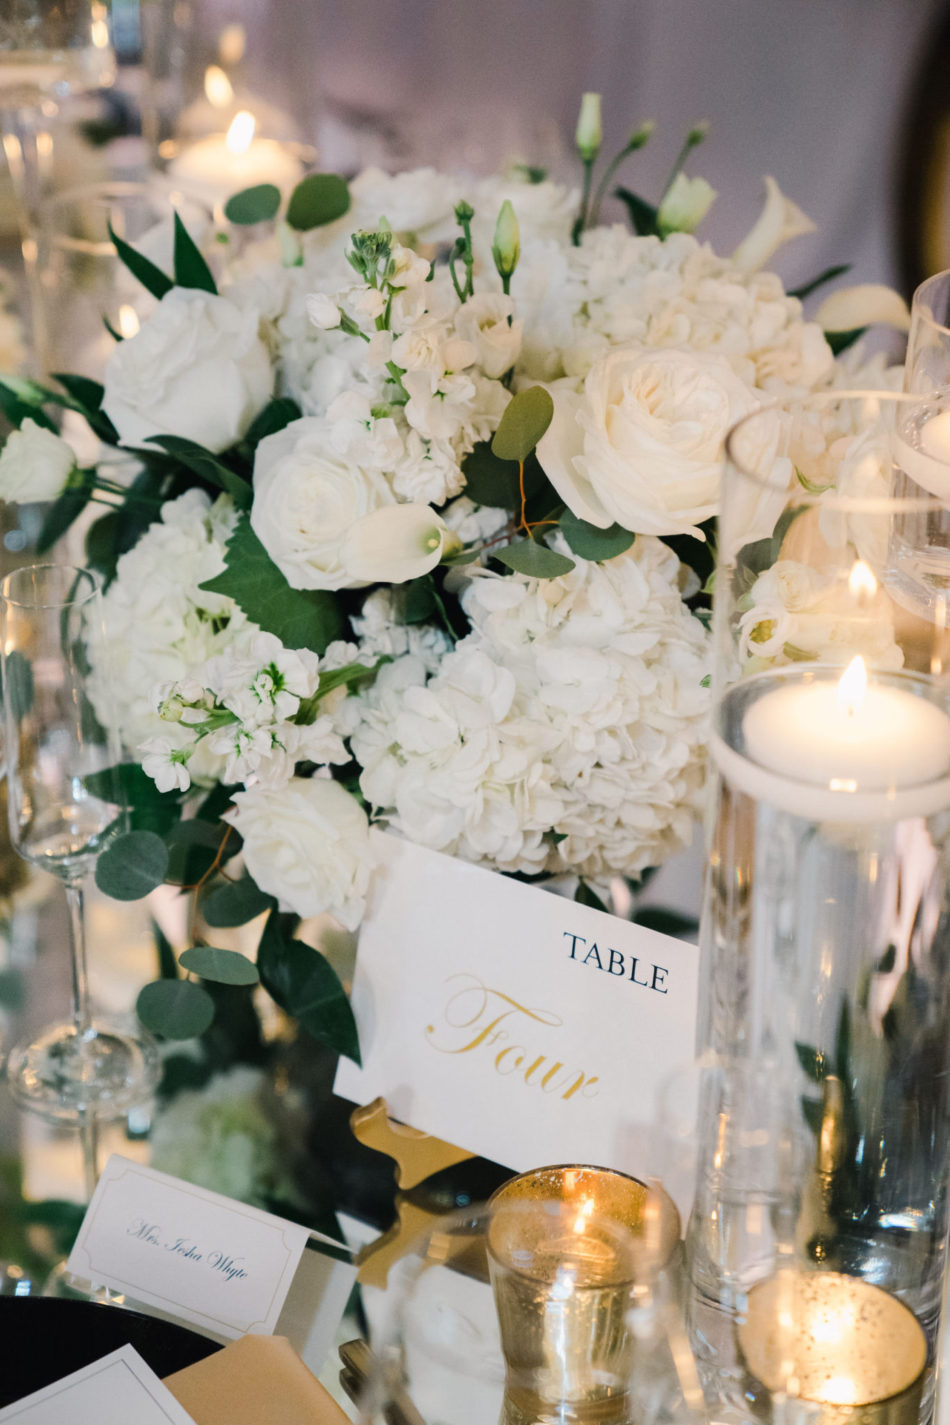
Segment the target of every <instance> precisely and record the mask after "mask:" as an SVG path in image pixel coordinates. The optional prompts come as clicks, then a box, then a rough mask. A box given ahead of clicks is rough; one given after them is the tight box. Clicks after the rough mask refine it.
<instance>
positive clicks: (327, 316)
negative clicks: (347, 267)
mask: <svg viewBox="0 0 950 1425" xmlns="http://www.w3.org/2000/svg"><path fill="white" fill-rule="evenodd" d="M342 315H343V313H342V312H341V311H340V309H339V307H338V306H337V304H336V302H334V300H333V298H332V297H328V296H327V294H326V293H325V292H311V293H310V296H309V297H308V298H307V316H308V317H309V318H310V320H311V321H312V322H313V324H314V326H315V327H320V328H321V330H322V331H332V330H333V328H334V327H338V326H339V325H340V320H341V318H342Z"/></svg>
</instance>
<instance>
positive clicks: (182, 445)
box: [151, 435, 252, 510]
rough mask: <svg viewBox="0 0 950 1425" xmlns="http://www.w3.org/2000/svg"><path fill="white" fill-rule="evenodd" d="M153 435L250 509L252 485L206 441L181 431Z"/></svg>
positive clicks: (155, 441)
mask: <svg viewBox="0 0 950 1425" xmlns="http://www.w3.org/2000/svg"><path fill="white" fill-rule="evenodd" d="M151 439H152V442H153V444H155V445H157V446H159V447H160V448H161V449H162V450H164V451H166V452H167V454H168V455H173V456H174V457H175V459H176V460H180V461H181V463H182V465H184V466H185V467H186V469H188V470H192V471H193V472H194V473H195V474H196V475H198V476H200V478H201V479H202V480H207V481H208V482H209V484H211V485H216V486H217V487H218V489H219V490H226V491H227V493H228V494H229V495H230V496H231V498H232V499H233V500H234V503H235V504H236V505H237V507H238V509H239V510H247V509H250V506H251V498H252V496H251V487H250V485H249V484H248V483H247V481H246V480H245V479H243V478H242V477H241V476H240V475H237V474H235V472H234V471H233V470H229V469H228V467H227V465H225V464H224V463H223V462H222V461H220V460H219V459H218V457H217V456H216V455H212V453H211V451H210V450H205V448H204V446H203V445H199V444H198V442H197V441H195V440H187V439H186V438H185V437H184V436H181V435H154V436H152V437H151Z"/></svg>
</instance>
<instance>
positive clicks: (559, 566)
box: [494, 539, 575, 579]
mask: <svg viewBox="0 0 950 1425" xmlns="http://www.w3.org/2000/svg"><path fill="white" fill-rule="evenodd" d="M494 557H495V558H496V559H498V560H500V561H501V563H502V564H506V565H507V566H508V568H509V569H514V570H515V572H516V573H518V574H527V575H528V576H529V578H532V579H556V578H557V577H558V575H560V574H569V573H570V571H571V570H572V569H573V568H575V564H574V561H573V559H568V558H567V556H566V555H565V554H557V553H556V552H555V551H554V550H553V549H548V547H547V545H546V544H538V543H537V542H536V541H535V540H533V539H517V540H515V542H514V544H506V545H505V547H504V549H496V550H495V551H494Z"/></svg>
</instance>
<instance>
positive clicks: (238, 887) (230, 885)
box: [201, 876, 274, 929]
mask: <svg viewBox="0 0 950 1425" xmlns="http://www.w3.org/2000/svg"><path fill="white" fill-rule="evenodd" d="M273 906H274V897H273V896H269V895H266V894H265V893H264V891H262V890H261V889H260V887H259V886H258V885H257V883H256V881H254V880H252V878H251V877H250V876H243V877H242V878H241V880H240V881H232V882H225V884H224V885H223V886H217V887H216V888H215V889H214V890H213V891H210V892H209V893H208V895H206V896H205V898H204V900H203V901H202V902H201V913H202V915H203V916H204V918H205V920H206V921H207V923H208V924H209V925H213V926H214V927H215V928H216V929H230V928H231V927H233V926H236V925H246V924H247V923H248V921H249V920H254V919H255V917H256V916H259V915H260V914H261V913H262V912H263V911H265V910H272V909H273Z"/></svg>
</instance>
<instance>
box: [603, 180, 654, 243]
mask: <svg viewBox="0 0 950 1425" xmlns="http://www.w3.org/2000/svg"><path fill="white" fill-rule="evenodd" d="M614 197H615V198H619V199H620V201H621V203H623V205H624V207H625V208H626V210H627V215H628V216H629V218H630V225H631V227H632V228H633V231H634V232H635V233H636V234H637V236H638V237H653V236H655V235H656V233H657V231H658V228H657V209H656V208H655V207H654V205H653V204H652V203H648V202H647V201H646V199H645V198H641V197H640V196H639V195H638V194H636V193H631V191H630V189H629V188H615V189H614Z"/></svg>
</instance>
